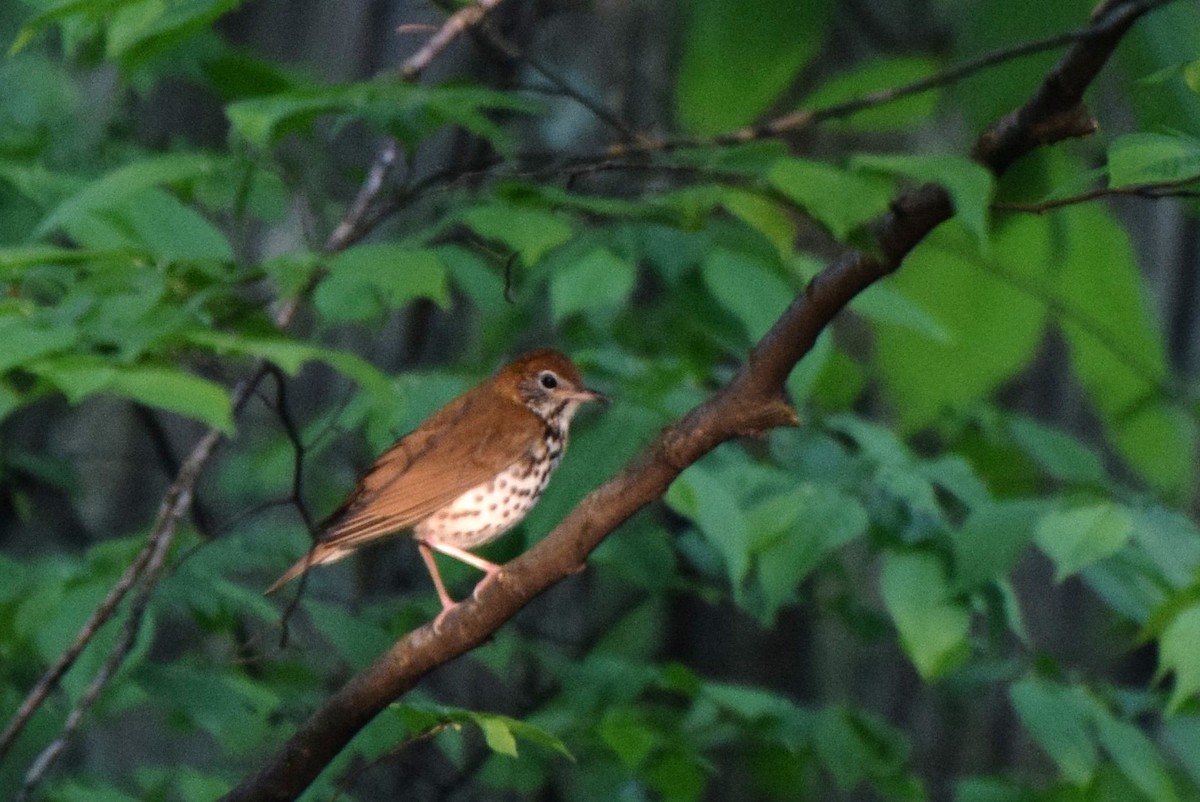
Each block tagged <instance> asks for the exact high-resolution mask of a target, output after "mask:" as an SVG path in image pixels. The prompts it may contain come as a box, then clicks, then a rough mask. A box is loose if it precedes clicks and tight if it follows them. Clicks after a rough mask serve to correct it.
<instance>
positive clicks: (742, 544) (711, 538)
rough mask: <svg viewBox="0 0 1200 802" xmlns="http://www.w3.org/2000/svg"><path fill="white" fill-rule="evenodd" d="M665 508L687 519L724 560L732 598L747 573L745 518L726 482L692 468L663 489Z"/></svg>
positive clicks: (748, 560)
mask: <svg viewBox="0 0 1200 802" xmlns="http://www.w3.org/2000/svg"><path fill="white" fill-rule="evenodd" d="M665 501H666V502H667V506H669V507H670V508H671V509H672V510H674V511H675V512H676V513H678V514H679V515H682V516H683V517H685V518H688V519H690V520H691V521H692V522H693V523H695V524H696V526H697V528H698V529H699V530H700V531H701V533H703V534H704V537H705V539H706V540H708V542H709V543H711V544H712V545H713V546H714V547H716V549H717V551H718V552H720V554H721V556H722V557H723V558H724V561H725V569H726V571H727V572H728V574H729V582H730V585H731V586H732V587H733V590H734V593H735V595H737V594H738V593H740V590H741V587H742V583H743V582H744V581H745V579H746V575H747V574H748V573H749V571H750V554H749V538H748V533H747V531H746V519H745V517H744V516H743V515H742V511H741V509H740V508H739V507H738V502H737V499H736V498H735V497H734V495H733V493H732V492H731V490H730V488H729V484H728V482H726V481H724V480H723V479H722V478H721V477H719V476H717V475H716V474H714V473H712V472H711V471H709V470H707V469H706V468H704V467H703V466H701V465H692V466H691V467H690V468H688V469H687V470H686V471H684V472H683V473H682V474H681V475H680V476H679V478H678V479H676V480H675V481H674V482H673V483H672V484H671V487H670V488H669V489H668V490H667V495H666V497H665Z"/></svg>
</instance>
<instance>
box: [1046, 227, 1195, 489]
mask: <svg viewBox="0 0 1200 802" xmlns="http://www.w3.org/2000/svg"><path fill="white" fill-rule="evenodd" d="M1060 223H1061V225H1062V226H1063V228H1062V229H1061V239H1062V243H1063V245H1062V247H1063V249H1064V250H1063V254H1062V258H1061V259H1059V260H1057V262H1056V264H1055V274H1056V276H1057V278H1058V286H1057V294H1058V304H1059V306H1060V308H1061V310H1062V312H1061V319H1062V328H1063V332H1064V334H1065V335H1066V340H1067V344H1068V346H1069V348H1070V354H1071V367H1072V369H1073V370H1074V371H1075V373H1076V375H1077V376H1078V377H1079V379H1080V381H1081V383H1082V384H1083V386H1084V389H1085V390H1086V391H1087V394H1088V397H1089V399H1090V400H1091V402H1092V404H1093V405H1094V406H1095V407H1096V409H1097V411H1098V412H1099V414H1100V417H1101V420H1103V422H1104V425H1105V429H1106V431H1107V433H1108V436H1109V437H1110V439H1111V441H1112V442H1113V444H1114V445H1115V446H1116V448H1117V450H1118V451H1119V452H1120V454H1121V456H1122V457H1124V458H1125V459H1126V460H1127V461H1128V462H1129V464H1130V466H1131V467H1132V468H1133V469H1134V470H1135V471H1137V472H1138V474H1139V475H1140V476H1141V477H1142V478H1143V479H1145V480H1146V481H1147V482H1149V483H1150V484H1151V485H1153V486H1154V487H1156V488H1158V489H1159V490H1161V491H1164V492H1167V493H1170V494H1173V495H1176V496H1179V497H1182V496H1184V495H1186V494H1189V493H1191V492H1192V490H1193V489H1194V487H1195V482H1196V455H1197V431H1196V426H1195V423H1194V422H1193V421H1192V420H1190V418H1189V417H1188V416H1187V415H1185V414H1184V413H1183V411H1182V410H1181V409H1179V408H1178V407H1177V406H1176V403H1177V402H1175V401H1174V399H1172V397H1171V391H1170V389H1169V385H1170V382H1171V379H1170V377H1169V373H1170V370H1169V368H1168V366H1167V357H1166V349H1165V347H1164V345H1163V339H1162V335H1161V334H1160V333H1159V330H1158V326H1157V325H1156V324H1155V322H1154V318H1153V316H1152V314H1151V312H1150V308H1149V304H1148V297H1147V295H1148V291H1147V288H1146V286H1145V282H1144V281H1143V279H1142V276H1141V273H1140V272H1139V270H1138V267H1137V262H1136V259H1135V258H1134V254H1133V248H1132V246H1131V244H1130V242H1129V239H1128V237H1127V236H1126V234H1125V232H1124V230H1123V229H1122V228H1121V227H1120V225H1119V224H1118V223H1117V221H1116V220H1114V219H1113V218H1112V216H1111V215H1109V214H1108V213H1107V212H1105V211H1104V210H1103V209H1101V208H1099V207H1095V206H1088V207H1084V206H1078V207H1074V208H1072V209H1070V210H1067V211H1065V212H1063V213H1062V214H1061V215H1060ZM1097 265H1102V266H1103V269H1097Z"/></svg>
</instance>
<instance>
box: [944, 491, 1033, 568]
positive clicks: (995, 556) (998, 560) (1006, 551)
mask: <svg viewBox="0 0 1200 802" xmlns="http://www.w3.org/2000/svg"><path fill="white" fill-rule="evenodd" d="M1045 507H1046V505H1045V503H1043V502H1038V501H1003V502H1000V503H997V504H985V505H983V506H980V507H976V508H975V509H974V510H972V511H971V514H970V515H968V516H967V519H966V520H965V521H963V525H962V526H961V527H960V528H959V529H957V530H955V531H954V532H953V533H952V535H951V544H952V546H953V548H954V579H955V585H956V586H957V587H958V588H959V589H961V590H969V589H971V588H974V587H977V586H979V585H982V584H984V583H986V582H992V581H995V580H999V579H1003V578H1004V577H1006V576H1008V574H1009V572H1011V571H1012V570H1013V569H1014V568H1015V567H1016V565H1017V562H1018V561H1019V560H1020V559H1021V556H1022V554H1024V552H1025V549H1026V547H1027V546H1028V545H1029V544H1030V542H1031V541H1032V540H1033V536H1034V527H1035V525H1036V524H1037V522H1038V517H1039V515H1040V514H1041V513H1042V512H1044V511H1045Z"/></svg>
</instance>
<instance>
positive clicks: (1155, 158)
mask: <svg viewBox="0 0 1200 802" xmlns="http://www.w3.org/2000/svg"><path fill="white" fill-rule="evenodd" d="M1187 178H1200V139H1197V138H1196V137H1194V136H1188V135H1186V134H1181V133H1174V134H1157V133H1142V132H1139V133H1134V134H1125V135H1124V136H1119V137H1117V138H1116V139H1115V140H1113V142H1112V144H1111V145H1109V147H1108V185H1109V186H1110V187H1126V186H1133V185H1137V184H1152V183H1159V182H1165V181H1179V180H1182V179H1187Z"/></svg>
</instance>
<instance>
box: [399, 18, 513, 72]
mask: <svg viewBox="0 0 1200 802" xmlns="http://www.w3.org/2000/svg"><path fill="white" fill-rule="evenodd" d="M501 2H503V0H475V2H474V3H472V4H471V5H469V6H465V7H463V8H460V9H459V10H458V11H455V12H454V13H453V14H451V15H450V16H449V17H448V18H447V19H446V21H445V22H444V23H442V27H441V28H439V29H438V31H437V33H435V34H434V35H433V36H431V37H429V41H427V42H426V43H425V44H424V46H422V47H421V49H420V50H418V51H417V52H416V53H413V54H412V55H411V56H409V57H408V60H406V61H405V62H404V64H403V65H401V67H400V74H401V75H403V76H404V78H405V79H406V80H409V81H412V80H415V79H416V78H418V77H419V76H420V75H421V73H423V72H424V71H425V68H426V67H428V66H429V63H430V62H431V61H433V60H434V59H435V58H437V57H438V54H439V53H441V52H442V51H443V50H445V49H446V48H447V47H449V46H450V43H451V42H453V41H454V40H455V39H456V38H458V37H459V36H460V35H461V34H462V33H463V31H466V30H467V29H468V28H471V27H472V26H474V25H478V24H479V22H480V21H481V20H482V19H483V18H484V17H485V16H486V15H487V13H488V12H489V11H491V10H493V9H494V8H496V7H497V6H498V5H500V3H501Z"/></svg>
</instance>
